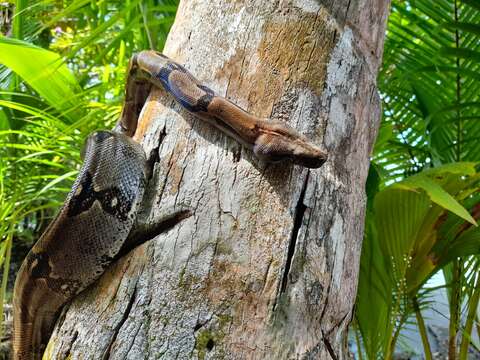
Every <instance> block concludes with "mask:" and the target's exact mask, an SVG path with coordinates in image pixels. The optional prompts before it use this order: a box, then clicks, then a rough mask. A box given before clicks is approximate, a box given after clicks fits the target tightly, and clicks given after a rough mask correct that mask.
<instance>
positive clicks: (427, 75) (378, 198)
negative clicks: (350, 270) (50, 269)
mask: <svg viewBox="0 0 480 360" xmlns="http://www.w3.org/2000/svg"><path fill="white" fill-rule="evenodd" d="M176 7H177V1H176V0H164V1H162V0H145V1H140V0H127V1H112V0H104V1H94V0H67V1H63V2H61V1H60V2H59V1H53V0H45V1H29V0H17V1H10V2H4V3H0V32H1V33H2V34H3V35H4V36H1V37H0V64H2V65H1V66H0V234H1V235H0V236H1V238H0V240H1V241H0V267H1V268H2V274H3V275H2V280H1V289H0V311H1V310H2V309H1V306H3V303H4V301H5V300H6V301H8V300H9V299H8V297H9V295H8V294H9V290H11V285H12V284H11V278H12V276H10V277H9V270H10V268H11V266H12V264H11V258H12V253H13V254H14V257H16V258H17V260H16V261H14V263H15V264H17V263H18V262H19V261H21V258H22V257H23V256H24V254H25V251H26V250H27V249H28V247H29V246H30V245H31V244H32V242H33V241H34V240H36V239H37V238H38V236H39V235H40V234H41V233H42V232H43V230H44V229H45V227H46V225H47V224H48V222H49V220H50V219H51V218H52V216H53V215H54V214H55V212H56V210H57V209H58V208H59V206H60V205H61V203H62V201H63V198H64V196H65V193H66V191H68V189H69V187H70V185H71V183H72V181H73V179H74V178H75V175H76V172H77V170H78V167H79V164H80V161H81V160H80V157H79V153H80V150H81V144H82V143H83V139H84V138H85V137H86V135H87V134H88V133H90V132H91V131H92V130H94V129H98V128H110V127H112V125H113V123H114V122H115V121H116V120H117V118H118V115H119V112H120V109H121V104H122V100H123V98H122V97H123V87H124V80H125V69H126V65H127V62H128V58H129V56H130V55H131V54H132V53H133V52H134V51H138V50H139V49H146V48H155V49H162V47H163V44H164V41H165V39H166V35H167V33H168V30H169V28H170V25H171V24H172V23H173V19H174V15H175V11H176ZM479 64H480V3H479V1H478V0H409V1H401V0H393V4H392V13H391V15H390V19H389V25H388V32H387V40H386V44H385V54H384V65H383V69H382V71H381V74H380V77H379V87H380V91H381V94H382V99H383V103H384V116H383V121H382V126H381V129H380V133H379V137H378V140H377V143H376V146H375V150H374V154H373V157H372V164H371V168H370V173H369V179H368V183H367V193H368V216H367V221H366V230H365V241H364V248H363V253H362V259H361V276H360V283H359V292H358V301H357V307H356V315H355V321H354V334H355V335H356V336H355V338H356V341H357V345H358V348H359V349H360V351H358V353H357V356H358V357H359V358H362V359H363V358H368V359H376V358H378V359H389V358H392V357H393V353H394V350H395V349H396V348H398V344H399V342H398V340H399V338H400V334H401V330H402V329H403V328H404V327H405V326H406V325H407V324H409V323H411V322H412V321H413V323H414V324H415V325H416V326H417V327H418V329H419V332H420V334H421V335H422V340H423V344H424V352H425V357H426V358H427V359H430V358H432V353H431V350H430V342H429V337H428V332H427V329H426V326H425V322H424V319H423V316H422V312H423V310H424V309H426V308H427V307H431V306H432V304H431V296H430V293H431V289H429V288H427V287H425V283H426V282H427V281H428V280H429V279H430V278H431V277H432V276H433V275H434V274H436V273H438V272H441V273H443V275H444V277H445V279H446V284H445V285H444V287H445V289H446V290H447V294H448V299H449V307H450V315H449V320H450V327H449V350H448V353H449V357H450V359H457V358H460V359H466V358H467V357H468V351H469V350H470V351H473V350H474V349H477V350H478V349H479V344H477V343H476V340H475V339H474V337H472V331H473V329H474V328H475V327H478V326H479V320H478V316H479V315H478V311H477V310H478V303H479V298H480V278H479V276H478V274H479V272H478V270H479V267H480V261H479V260H480V258H479V256H478V255H479V253H480V231H479V228H478V227H477V226H476V225H477V224H476V221H477V219H478V218H479V217H480V205H479V204H480V202H479V197H480V192H479V188H480V174H479V166H478V164H479V161H480V147H479V146H478V145H477V143H478V140H479V139H480V98H479V94H480V85H479V84H480V65H479ZM17 265H18V264H17ZM14 272H15V270H13V271H10V274H12V273H13V274H14ZM9 278H10V281H9Z"/></svg>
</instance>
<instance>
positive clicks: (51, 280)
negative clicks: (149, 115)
mask: <svg viewBox="0 0 480 360" xmlns="http://www.w3.org/2000/svg"><path fill="white" fill-rule="evenodd" d="M105 169H108V171H106V170H105ZM146 174H147V167H146V157H145V153H144V151H143V149H142V148H141V146H140V145H139V144H137V143H136V142H134V141H133V140H131V139H130V138H128V137H127V136H125V135H123V134H120V133H115V132H110V131H100V132H96V133H94V134H92V135H91V136H90V137H89V138H88V140H87V144H86V149H85V160H84V163H83V166H82V168H81V170H80V173H79V175H78V177H77V179H76V181H75V183H74V185H73V187H72V190H71V191H70V193H69V194H68V196H67V198H66V200H65V203H64V206H63V207H62V209H61V210H60V212H59V214H58V216H57V217H56V218H55V220H53V221H52V222H51V223H50V225H49V227H48V228H47V230H46V231H45V233H44V234H43V235H42V236H41V237H40V239H39V240H38V241H37V242H36V243H35V245H34V246H33V248H32V249H31V251H30V252H29V253H28V255H27V257H26V259H25V260H24V262H23V263H22V266H21V268H20V271H19V273H18V276H17V280H16V283H15V291H14V298H13V301H14V314H15V315H14V340H13V349H14V359H38V358H41V355H42V353H43V351H44V349H45V346H46V344H47V342H48V339H49V337H50V334H51V332H52V330H53V329H52V327H53V325H54V324H55V320H56V318H57V317H58V313H59V310H60V309H61V307H62V306H63V305H65V304H66V303H67V302H68V301H69V300H71V299H72V298H73V297H74V296H75V295H77V294H78V293H79V292H80V291H82V290H84V289H85V288H86V287H87V286H88V285H90V284H91V283H93V282H94V281H95V280H96V279H97V278H98V277H100V275H101V274H102V273H103V272H104V271H105V269H106V267H107V266H108V265H109V264H110V263H111V261H112V259H114V258H115V257H116V256H117V254H118V253H119V251H120V249H121V248H122V245H123V244H124V242H125V240H126V239H127V237H128V235H129V233H130V231H131V230H132V227H133V225H134V221H135V216H136V212H137V211H138V208H139V206H140V202H141V200H142V197H143V192H144V188H145V183H146Z"/></svg>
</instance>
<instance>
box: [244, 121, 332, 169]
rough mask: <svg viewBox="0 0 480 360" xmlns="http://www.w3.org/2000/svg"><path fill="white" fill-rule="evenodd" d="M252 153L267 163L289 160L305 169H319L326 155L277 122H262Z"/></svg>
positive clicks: (294, 131) (291, 129)
mask: <svg viewBox="0 0 480 360" xmlns="http://www.w3.org/2000/svg"><path fill="white" fill-rule="evenodd" d="M258 130H259V133H260V135H259V136H258V137H257V139H256V141H255V145H254V146H253V152H254V153H255V155H257V156H258V157H259V158H260V159H262V160H264V161H267V162H280V161H283V160H290V161H292V162H293V163H294V164H297V165H301V166H305V167H307V168H319V167H320V166H322V165H323V164H324V163H325V161H327V158H328V154H327V153H326V152H325V151H323V150H322V149H320V148H319V147H318V146H316V145H314V144H312V143H311V142H309V141H308V140H307V139H306V138H305V137H303V136H302V135H300V134H299V133H298V132H297V131H296V130H294V129H293V128H291V127H289V126H288V125H286V124H284V123H282V122H279V121H262V122H261V123H259V125H258Z"/></svg>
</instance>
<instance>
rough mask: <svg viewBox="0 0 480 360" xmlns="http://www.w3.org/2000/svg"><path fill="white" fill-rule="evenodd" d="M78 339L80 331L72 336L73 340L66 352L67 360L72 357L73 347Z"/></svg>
mask: <svg viewBox="0 0 480 360" xmlns="http://www.w3.org/2000/svg"><path fill="white" fill-rule="evenodd" d="M77 337H78V331H75V333H74V334H73V336H72V340H70V341H69V345H68V349H67V351H66V352H65V359H68V358H69V357H70V356H71V350H72V346H73V343H74V342H75V341H76V340H77Z"/></svg>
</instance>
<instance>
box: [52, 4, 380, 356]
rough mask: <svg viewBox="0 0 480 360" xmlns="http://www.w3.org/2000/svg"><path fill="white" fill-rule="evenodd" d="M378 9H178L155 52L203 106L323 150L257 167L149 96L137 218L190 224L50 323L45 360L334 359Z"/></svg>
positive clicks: (361, 203)
mask: <svg viewBox="0 0 480 360" xmlns="http://www.w3.org/2000/svg"><path fill="white" fill-rule="evenodd" d="M388 5H389V1H388V0H355V1H352V0H335V1H333V0H290V1H287V0H286V1H283V0H280V1H269V0H249V1H227V0H216V1H200V0H195V1H193V0H189V1H183V2H181V4H180V7H179V10H178V14H177V19H176V21H175V24H174V26H173V28H172V31H171V33H170V36H169V39H168V42H167V45H166V48H165V50H164V52H165V53H166V54H167V55H168V56H170V57H171V58H173V59H175V60H176V61H178V62H180V63H183V64H185V65H186V67H187V68H188V69H190V70H191V72H192V73H193V74H195V75H196V76H197V77H198V78H199V79H201V80H202V81H204V82H205V83H206V84H207V85H208V86H209V87H211V88H212V89H214V90H216V92H217V93H219V94H222V95H224V96H225V97H227V98H229V99H231V100H232V101H234V102H236V103H237V104H239V105H240V106H242V107H243V108H245V109H248V111H250V112H252V113H254V114H256V115H258V116H262V117H266V118H275V119H281V120H284V121H286V122H288V123H289V124H290V125H292V126H293V127H295V128H297V129H298V130H299V131H300V132H301V133H303V134H305V135H306V136H307V137H309V138H310V139H312V140H313V141H314V142H316V143H318V144H323V146H324V148H325V149H327V150H328V152H329V160H328V162H327V163H326V164H325V165H324V166H323V167H322V168H320V169H316V170H307V169H303V168H300V167H298V166H292V165H290V164H280V165H266V164H264V163H261V162H259V161H257V160H256V159H255V158H254V157H253V155H252V153H251V152H250V151H248V150H245V149H243V148H241V146H240V145H238V144H237V143H236V142H235V141H234V140H231V139H230V138H227V137H226V136H224V135H222V134H221V133H219V132H218V130H216V129H214V128H212V127H210V126H209V125H207V124H204V123H203V122H202V121H201V120H199V119H196V118H193V117H192V116H190V115H188V114H187V113H185V112H184V111H182V110H181V109H180V107H179V106H178V105H177V104H175V103H174V102H173V100H172V99H171V98H170V97H169V96H168V95H166V94H165V93H164V92H163V91H161V90H156V91H154V92H153V93H152V94H151V96H150V100H149V102H148V103H147V105H146V106H145V108H144V111H143V113H142V123H141V126H140V129H139V131H138V133H137V135H136V136H137V138H138V139H140V140H141V141H142V143H143V144H144V146H145V149H146V151H147V153H149V152H150V151H151V150H152V149H154V148H156V147H158V145H159V142H161V144H160V148H159V154H160V159H161V160H160V162H159V163H158V164H157V166H156V169H155V175H154V176H155V184H154V188H153V189H152V191H151V192H150V193H149V194H147V196H148V200H149V201H150V204H151V211H152V213H154V212H161V211H165V210H167V209H171V208H173V207H174V206H175V205H180V204H186V205H189V206H192V207H193V208H194V209H195V214H194V216H193V217H191V218H188V219H186V220H184V221H183V222H182V223H180V224H179V225H177V226H176V227H175V228H173V229H172V230H170V231H169V232H167V233H164V234H162V235H160V236H158V237H156V238H155V239H153V240H152V241H150V242H148V243H146V244H145V245H143V246H141V247H139V248H137V249H136V250H134V251H133V252H132V253H131V254H129V255H128V256H127V257H125V258H123V259H122V260H121V261H119V262H118V263H117V264H115V266H113V267H112V269H110V271H108V273H106V274H105V276H103V278H102V279H101V280H100V281H99V282H98V283H97V284H96V285H95V286H94V287H92V288H91V289H89V290H88V291H86V292H85V293H83V294H82V295H81V296H79V297H78V298H77V299H76V300H75V301H74V302H73V303H72V304H71V306H70V307H69V308H68V310H67V311H64V313H63V314H62V317H61V319H60V321H59V322H58V324H57V328H56V330H55V333H54V335H53V337H52V340H51V341H50V345H49V348H48V352H49V355H50V356H52V357H53V358H65V357H67V356H68V355H71V357H72V358H74V359H75V358H81V359H99V358H102V357H103V358H112V359H120V358H121V359H123V358H126V359H143V358H148V359H177V358H178V359H189V358H200V359H204V358H205V359H206V358H214V359H217V358H220V359H222V358H224V359H261V358H266V359H287V358H288V359H290V358H301V359H330V358H334V359H343V358H347V357H348V349H347V342H346V339H347V326H348V324H349V322H350V320H351V317H352V311H353V305H354V301H355V294H356V286H357V277H358V267H359V259H360V249H361V241H362V234H363V222H364V208H365V193H364V185H365V179H366V176H367V170H368V156H369V153H370V150H371V147H372V143H373V141H374V138H375V134H376V129H377V127H378V124H379V119H380V104H379V97H378V95H377V90H376V85H375V82H376V75H377V71H378V67H379V64H380V60H381V54H382V49H383V37H384V32H385V20H386V16H387V12H388Z"/></svg>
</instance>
